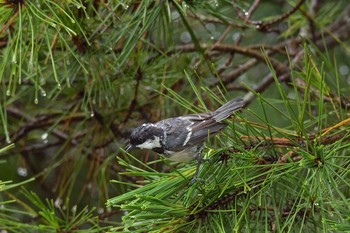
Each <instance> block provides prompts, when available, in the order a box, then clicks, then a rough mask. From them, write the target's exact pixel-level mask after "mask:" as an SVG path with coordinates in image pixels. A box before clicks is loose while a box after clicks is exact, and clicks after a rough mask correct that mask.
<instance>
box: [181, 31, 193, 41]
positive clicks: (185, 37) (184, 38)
mask: <svg viewBox="0 0 350 233" xmlns="http://www.w3.org/2000/svg"><path fill="white" fill-rule="evenodd" d="M180 40H181V42H182V43H189V42H191V41H192V38H191V35H190V33H189V32H183V33H181V35H180Z"/></svg>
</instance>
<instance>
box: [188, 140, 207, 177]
mask: <svg viewBox="0 0 350 233" xmlns="http://www.w3.org/2000/svg"><path fill="white" fill-rule="evenodd" d="M203 148H204V146H202V147H200V148H199V152H198V155H197V156H196V160H197V167H196V173H195V174H194V177H193V178H192V180H191V184H193V183H195V182H196V181H197V180H198V181H199V182H201V183H202V184H204V181H203V180H202V179H200V178H198V173H199V168H200V166H201V164H202V163H203V161H206V159H203V157H202V151H203Z"/></svg>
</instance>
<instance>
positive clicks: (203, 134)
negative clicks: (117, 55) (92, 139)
mask: <svg viewBox="0 0 350 233" xmlns="http://www.w3.org/2000/svg"><path fill="white" fill-rule="evenodd" d="M244 106H245V101H244V100H243V98H241V97H237V98H235V99H232V100H230V101H228V102H227V103H225V104H224V105H222V106H221V107H220V108H218V109H217V110H215V111H212V112H204V113H198V114H190V115H184V116H178V117H173V118H167V119H164V120H161V121H158V122H155V123H144V124H142V125H140V126H138V127H136V128H135V129H134V130H133V131H132V132H131V135H130V137H129V144H128V146H127V147H126V148H125V151H126V152H129V151H130V150H131V149H134V148H138V149H148V150H153V151H154V152H156V153H158V154H161V155H163V156H164V157H165V158H167V159H169V160H171V161H175V162H188V161H190V160H192V159H196V160H197V161H198V163H197V169H196V172H195V175H194V177H193V179H192V182H195V181H196V179H197V177H198V172H199V168H200V165H201V163H202V161H203V159H202V156H201V152H202V150H203V148H204V143H205V141H206V140H207V139H208V136H209V137H213V136H214V135H216V134H217V133H219V132H220V131H221V130H223V129H224V128H225V126H226V124H225V123H224V122H223V121H224V120H225V119H227V118H229V117H230V116H232V115H233V113H234V112H236V111H239V110H241V109H242V108H243V107H244Z"/></svg>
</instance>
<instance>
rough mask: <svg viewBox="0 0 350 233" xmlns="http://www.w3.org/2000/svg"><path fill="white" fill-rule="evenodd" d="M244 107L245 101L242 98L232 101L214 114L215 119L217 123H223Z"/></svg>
mask: <svg viewBox="0 0 350 233" xmlns="http://www.w3.org/2000/svg"><path fill="white" fill-rule="evenodd" d="M244 105H245V101H244V100H243V98H241V97H238V98H235V99H233V100H230V101H229V102H227V103H226V104H224V105H222V106H221V107H220V108H218V109H217V110H215V111H214V112H213V115H212V116H213V119H214V120H215V121H216V122H221V121H223V120H225V119H226V118H228V117H230V116H231V115H232V114H233V113H234V112H236V111H238V110H240V109H242V108H243V107H244Z"/></svg>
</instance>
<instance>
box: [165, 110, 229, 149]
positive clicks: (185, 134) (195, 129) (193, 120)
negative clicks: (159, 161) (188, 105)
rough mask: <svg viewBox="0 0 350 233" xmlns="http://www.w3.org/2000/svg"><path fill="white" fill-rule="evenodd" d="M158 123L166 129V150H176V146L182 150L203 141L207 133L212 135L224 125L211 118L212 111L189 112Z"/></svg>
mask: <svg viewBox="0 0 350 233" xmlns="http://www.w3.org/2000/svg"><path fill="white" fill-rule="evenodd" d="M160 123H161V124H162V126H163V127H164V129H165V131H166V137H167V138H166V140H167V148H166V150H171V151H176V150H177V148H181V149H179V150H183V148H184V147H191V146H194V145H198V144H200V143H203V142H204V141H205V140H206V139H207V138H208V135H210V136H212V135H214V134H215V133H217V132H219V131H220V130H221V129H223V128H224V127H225V125H224V124H222V123H219V122H216V121H215V120H214V119H213V118H212V113H201V114H191V115H187V116H181V117H178V118H171V119H167V120H165V121H162V122H160ZM174 126H176V127H174ZM179 128H180V129H181V130H179ZM183 129H185V130H183Z"/></svg>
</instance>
